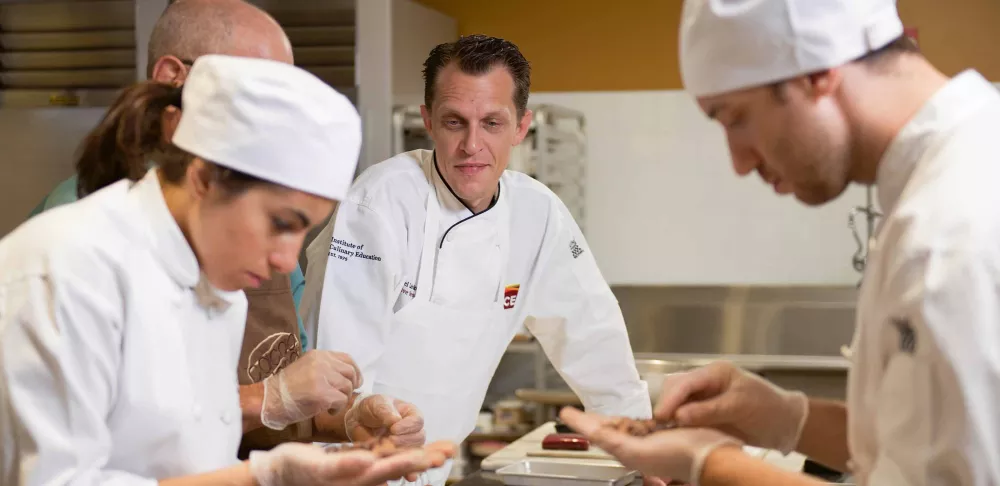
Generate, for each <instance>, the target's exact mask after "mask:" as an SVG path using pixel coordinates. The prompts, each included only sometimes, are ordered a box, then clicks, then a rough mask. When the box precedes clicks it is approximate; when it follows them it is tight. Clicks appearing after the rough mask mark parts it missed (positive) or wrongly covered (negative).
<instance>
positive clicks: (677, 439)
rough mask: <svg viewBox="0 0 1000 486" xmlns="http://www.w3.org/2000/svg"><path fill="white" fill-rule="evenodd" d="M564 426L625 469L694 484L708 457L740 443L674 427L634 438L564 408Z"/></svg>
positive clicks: (600, 419) (716, 434)
mask: <svg viewBox="0 0 1000 486" xmlns="http://www.w3.org/2000/svg"><path fill="white" fill-rule="evenodd" d="M559 418H561V419H562V421H563V422H565V423H566V425H569V426H570V427H571V428H573V429H574V430H576V431H577V432H579V433H580V434H582V435H584V436H585V437H587V439H589V440H590V442H591V443H592V444H594V445H596V446H597V447H600V448H601V449H602V450H604V451H605V452H607V453H608V454H611V455H612V456H614V457H615V458H616V459H618V461H619V462H621V463H622V464H623V465H624V466H625V467H627V468H630V469H635V470H638V471H639V472H641V473H642V474H644V475H645V476H647V477H649V478H672V479H674V480H677V481H684V482H688V483H691V484H697V482H698V480H699V479H700V478H701V472H702V467H703V466H704V464H705V459H706V458H707V457H708V455H709V454H710V453H711V452H712V451H714V450H715V449H717V448H719V447H741V446H742V443H741V442H740V441H739V440H737V439H735V438H733V437H730V436H728V435H726V434H723V433H722V432H719V431H718V430H714V429H708V428H677V429H672V430H664V431H660V432H655V433H652V434H650V435H647V436H645V437H635V436H632V435H629V434H626V433H623V432H618V431H617V430H615V429H614V428H613V427H604V426H603V425H604V423H605V422H607V421H608V420H609V419H608V417H603V416H600V415H595V414H590V413H584V412H581V411H580V410H577V409H576V408H573V407H566V408H564V409H563V410H562V411H561V412H560V413H559Z"/></svg>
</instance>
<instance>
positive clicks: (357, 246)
mask: <svg viewBox="0 0 1000 486" xmlns="http://www.w3.org/2000/svg"><path fill="white" fill-rule="evenodd" d="M429 195H430V196H431V197H432V198H435V199H436V205H435V206H436V207H437V208H439V209H440V211H439V215H440V219H439V224H438V225H437V228H434V229H432V231H434V232H435V234H433V235H430V236H432V237H433V238H432V239H428V241H433V242H434V243H436V245H434V246H436V248H434V247H432V248H431V251H432V253H431V254H430V257H431V258H430V259H429V261H428V267H427V268H428V270H425V269H424V268H420V267H421V264H420V263H421V255H422V253H423V250H424V249H425V244H424V239H425V238H424V237H425V232H424V226H425V222H426V219H427V217H428V204H429V203H434V201H433V200H432V199H429V198H428V196H429ZM331 235H332V238H331ZM445 245H453V246H452V248H455V247H459V246H464V247H466V248H472V250H470V251H466V252H465V255H467V256H468V258H465V259H464V260H463V261H462V262H460V265H461V267H462V268H464V269H465V271H464V272H462V271H457V272H456V271H453V270H448V272H447V275H448V277H447V278H444V277H442V278H438V277H440V276H441V272H442V271H444V269H443V267H442V260H441V257H442V255H445V254H446V253H447V251H448V250H449V249H448V248H446V247H445ZM441 248H445V250H444V252H443V251H442V250H441ZM451 251H454V250H451ZM307 256H308V258H309V265H308V267H307V269H306V274H307V275H306V291H305V295H304V296H303V309H302V311H303V315H304V316H305V319H306V329H307V332H309V331H312V332H313V333H317V334H318V335H316V338H315V340H314V342H316V343H317V347H318V348H321V349H332V350H338V351H343V352H347V353H350V354H351V356H353V357H354V359H355V360H356V361H357V363H358V365H359V367H360V368H361V370H362V374H363V376H364V382H365V387H366V388H367V389H371V388H372V387H373V386H374V389H375V391H378V385H377V383H379V381H380V376H379V373H380V369H383V370H384V368H385V367H386V366H387V363H392V364H398V361H394V360H401V359H403V360H407V361H408V363H407V364H408V366H410V367H412V368H413V370H414V375H415V376H419V379H416V380H414V381H413V383H412V384H411V385H410V386H411V387H412V388H413V389H414V390H417V389H423V390H424V391H427V390H430V389H431V388H436V386H435V383H436V382H437V381H438V380H450V381H455V382H461V383H463V384H464V386H463V387H460V388H464V389H467V390H470V391H471V393H472V394H473V395H474V396H475V397H476V398H478V401H476V400H472V402H474V403H472V404H471V405H470V406H468V407H467V409H466V408H462V409H460V410H454V411H453V412H452V415H451V417H452V420H454V421H456V422H459V423H461V424H462V425H461V426H459V427H458V432H457V433H455V434H454V435H448V436H436V434H435V432H434V431H435V429H436V427H435V426H436V424H434V423H428V421H427V420H426V416H427V413H428V412H429V411H426V410H425V411H424V412H425V424H426V427H427V434H428V440H429V441H433V440H438V439H449V440H455V441H462V440H464V439H465V436H466V435H468V433H470V432H471V431H472V429H473V427H474V423H475V418H476V415H477V414H478V412H479V408H480V407H481V406H482V401H483V398H484V397H485V393H486V389H487V387H488V385H489V382H490V379H491V377H492V375H493V373H494V371H495V370H496V367H497V365H498V364H499V361H500V358H501V357H502V355H503V352H504V350H505V349H506V348H507V346H508V345H509V344H510V341H511V340H512V339H513V337H514V335H515V334H516V333H517V332H518V331H519V330H520V328H521V326H522V324H524V325H525V326H526V327H527V329H528V330H529V331H530V332H531V333H532V334H533V335H534V336H535V338H536V339H537V340H538V341H539V342H540V344H541V346H542V347H543V349H544V350H545V353H546V354H547V355H548V357H549V359H550V360H551V361H552V363H553V365H554V366H555V368H556V369H557V370H558V371H559V373H560V374H561V375H562V377H563V378H564V379H565V380H566V382H567V383H568V384H569V386H570V387H571V388H572V389H573V390H574V391H575V392H576V393H577V394H578V395H579V396H580V398H581V399H582V401H583V403H584V405H585V407H586V408H587V409H588V410H590V411H593V412H597V413H604V414H618V415H627V416H634V417H642V418H646V417H650V416H651V406H650V405H651V404H650V399H649V392H648V390H647V387H646V384H645V383H644V382H643V381H641V380H640V378H639V374H638V372H637V370H636V367H635V360H634V357H633V354H632V348H631V345H630V343H629V339H628V334H627V332H626V328H625V323H624V319H623V317H622V314H621V310H620V309H619V307H618V302H617V300H616V298H615V296H614V294H612V292H611V289H610V288H609V287H608V284H607V283H606V282H605V280H604V278H603V276H602V275H601V272H600V270H599V269H598V267H597V263H596V261H595V260H594V256H593V253H592V252H591V250H590V248H589V247H588V246H587V241H586V239H585V238H584V237H583V235H582V234H581V232H580V229H579V227H578V226H577V224H576V223H575V222H574V221H573V218H572V216H571V215H570V213H569V211H568V209H567V208H566V206H565V205H564V204H563V203H562V202H561V201H560V200H559V198H558V197H557V196H556V195H555V194H554V193H552V191H550V190H549V189H548V188H547V187H545V186H544V185H543V184H541V183H539V182H538V181H536V180H534V179H532V178H530V177H528V176H526V175H524V174H521V173H517V172H512V171H506V172H505V173H504V174H503V175H502V177H501V179H500V190H499V196H498V198H497V199H496V200H495V203H494V205H493V206H492V207H491V208H490V209H488V210H486V211H484V212H482V213H479V214H477V215H475V216H473V214H472V212H471V211H470V210H469V209H467V208H466V207H465V205H464V204H462V202H461V201H459V199H458V198H457V197H456V196H455V195H454V193H453V192H451V190H450V189H449V188H448V187H447V185H446V184H445V183H444V182H443V179H442V178H441V176H440V174H439V172H438V171H437V170H436V168H435V165H434V156H433V152H432V151H428V150H416V151H412V152H407V153H404V154H401V155H398V156H396V157H393V158H391V159H389V160H387V161H385V162H382V163H380V164H377V165H375V166H373V167H371V168H370V169H368V170H367V171H365V173H364V174H362V175H361V176H360V177H359V179H358V180H357V181H356V182H355V185H354V187H353V188H352V189H351V192H350V194H349V195H348V197H347V199H346V200H345V201H343V202H342V203H341V205H340V207H339V208H338V210H337V213H336V215H335V218H334V219H332V220H331V222H330V223H329V224H328V225H327V227H326V228H325V229H324V231H323V232H321V233H320V234H319V236H317V237H316V239H315V240H314V242H313V243H312V244H311V245H310V247H309V249H308V250H307ZM504 261H505V262H506V264H502V263H497V262H504ZM432 267H433V268H432ZM426 271H431V272H434V273H433V274H431V275H432V276H433V278H427V280H428V281H431V280H432V281H433V286H432V289H423V290H424V291H426V292H429V294H430V295H429V299H430V301H431V302H433V303H434V304H435V305H439V306H442V307H445V308H447V309H449V310H453V311H455V312H464V311H469V310H474V309H477V308H480V307H483V306H491V305H493V302H494V299H496V298H497V296H498V295H499V299H500V301H501V302H500V306H499V307H497V308H498V309H499V310H500V312H499V313H497V314H493V315H499V316H501V320H500V322H498V326H499V328H498V327H497V326H492V325H491V326H489V328H488V329H484V330H483V333H482V334H481V335H480V337H479V341H480V342H478V343H475V345H476V346H479V347H477V348H476V351H475V352H473V353H471V354H473V356H465V354H467V353H462V352H454V350H455V349H457V348H459V347H464V346H465V343H466V342H469V341H468V340H466V341H461V338H460V337H457V336H455V335H446V334H454V333H445V332H441V331H440V330H439V329H435V328H434V324H435V318H434V317H433V316H425V317H423V318H422V319H424V320H426V321H428V322H426V323H425V324H424V325H425V326H426V329H425V331H424V332H423V334H419V333H414V332H412V329H404V330H403V331H404V332H401V330H400V329H399V328H397V327H398V326H397V327H394V318H396V317H398V316H399V315H400V313H402V312H403V311H404V310H405V309H407V306H408V305H409V304H411V302H412V301H413V299H414V298H415V297H417V295H418V294H420V293H421V289H420V288H418V285H416V283H417V282H418V281H419V280H420V277H421V276H422V275H421V274H422V273H424V272H426ZM423 276H424V277H427V275H426V274H424V275H423ZM514 286H519V287H517V288H516V289H515V287H514ZM498 290H499V293H498ZM491 308H492V307H491ZM442 317H443V316H442ZM484 318H485V317H484ZM474 324H476V325H478V324H479V323H470V326H471V325H474ZM460 332H461V331H459V333H460ZM418 334H419V335H418ZM487 334H488V335H489V337H488V338H485V337H483V336H485V335H487ZM401 336H407V337H406V339H411V338H412V339H411V340H410V341H408V342H407V344H406V345H409V346H412V347H415V349H420V346H422V345H423V343H421V342H419V340H421V339H425V340H426V341H425V342H427V343H428V344H427V345H428V346H433V347H432V348H429V349H428V350H427V351H424V353H425V354H424V356H425V358H423V359H421V358H420V353H414V356H411V357H403V356H399V355H398V354H397V355H392V354H386V350H387V349H391V348H393V347H397V348H398V347H399V346H400V345H401V343H398V342H395V341H397V340H398V339H402V337H401ZM470 339H471V338H470ZM484 340H488V344H484V343H483V342H482V341H484ZM452 342H453V343H454V346H451V345H450V344H449V343H452ZM460 343H461V344H460ZM430 349H438V350H439V352H438V353H436V356H435V357H434V358H435V359H434V360H433V361H434V362H435V365H440V366H442V367H443V366H444V364H446V363H444V361H446V360H447V359H452V360H453V361H454V362H453V363H452V364H451V367H450V368H447V369H450V370H451V372H452V374H453V376H428V373H429V371H428V370H429V369H431V367H430V365H429V364H428V363H427V361H428V359H427V358H426V355H427V353H433V351H430ZM443 355H448V357H447V358H445V357H443ZM403 395H404V396H398V397H397V398H400V399H403V400H407V398H408V396H406V395H407V394H406V393H403Z"/></svg>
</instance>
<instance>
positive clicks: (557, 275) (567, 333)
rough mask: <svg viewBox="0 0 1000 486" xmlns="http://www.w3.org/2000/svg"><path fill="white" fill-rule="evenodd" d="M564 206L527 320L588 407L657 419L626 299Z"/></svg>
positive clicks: (550, 232)
mask: <svg viewBox="0 0 1000 486" xmlns="http://www.w3.org/2000/svg"><path fill="white" fill-rule="evenodd" d="M556 206H557V208H556V209H555V210H553V211H552V212H550V215H551V216H550V222H549V224H548V225H547V227H546V231H545V237H544V240H543V243H542V249H541V254H540V255H539V267H538V271H539V272H541V274H540V275H539V278H538V280H537V284H536V286H535V287H534V288H531V289H525V290H527V291H528V293H527V295H525V297H524V301H523V302H524V303H525V304H526V306H527V315H528V318H527V319H526V321H525V326H526V327H527V328H528V330H529V331H530V332H531V334H532V335H533V336H535V338H536V339H537V340H538V342H539V343H540V344H541V345H542V348H543V349H544V350H545V354H546V355H547V356H548V358H549V360H550V361H551V362H552V364H553V366H555V368H556V370H557V371H558V372H559V374H560V375H561V376H562V377H563V379H564V380H566V383H567V384H568V385H569V386H570V388H572V389H573V391H574V392H575V393H576V394H577V395H578V396H579V397H580V399H581V400H582V401H583V404H584V407H585V408H586V409H587V410H588V411H591V412H595V413H600V414H605V415H623V416H630V417H635V418H649V417H651V416H652V410H651V408H652V407H651V402H650V398H649V391H648V388H647V386H646V383H645V382H643V381H641V380H640V378H639V373H638V371H637V370H636V367H635V357H634V355H633V353H632V346H631V343H630V342H629V338H628V332H627V331H626V329H625V320H624V318H623V317H622V313H621V309H620V308H619V307H618V300H617V299H616V298H615V296H614V294H613V293H612V292H611V288H610V287H609V286H608V284H607V282H606V281H605V280H604V277H603V276H602V275H601V271H600V269H599V268H598V267H597V262H596V261H595V260H594V255H593V253H592V252H591V251H590V248H589V247H588V246H587V241H586V240H585V239H584V237H583V234H582V233H581V232H580V228H579V227H578V226H577V224H576V222H575V221H573V218H572V216H571V215H570V214H569V211H568V210H566V209H565V207H563V206H562V204H561V203H557V204H556ZM519 300H520V298H519Z"/></svg>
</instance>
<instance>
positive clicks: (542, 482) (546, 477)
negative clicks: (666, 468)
mask: <svg viewBox="0 0 1000 486" xmlns="http://www.w3.org/2000/svg"><path fill="white" fill-rule="evenodd" d="M496 474H497V475H498V476H500V478H501V479H503V482H504V484H509V485H515V486H584V485H585V486H627V485H629V484H631V483H632V482H633V481H635V479H636V477H637V476H638V474H639V473H638V472H637V471H633V470H629V469H627V468H625V467H623V466H621V465H616V464H594V463H580V462H569V461H553V460H538V459H526V460H523V461H520V462H516V463H514V464H511V465H509V466H504V467H502V468H500V469H498V470H497V471H496Z"/></svg>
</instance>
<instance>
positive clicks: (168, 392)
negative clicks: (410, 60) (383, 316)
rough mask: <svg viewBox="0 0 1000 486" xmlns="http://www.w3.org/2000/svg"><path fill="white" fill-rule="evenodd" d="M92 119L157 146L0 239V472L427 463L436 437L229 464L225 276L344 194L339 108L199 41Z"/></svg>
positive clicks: (60, 478) (229, 473)
mask: <svg viewBox="0 0 1000 486" xmlns="http://www.w3.org/2000/svg"><path fill="white" fill-rule="evenodd" d="M170 106H174V107H176V108H180V107H181V106H183V112H182V113H183V114H182V115H181V116H180V119H179V121H177V120H176V117H175V116H171V112H173V111H174V110H171V109H169V108H168V107H170ZM135 112H141V113H142V114H152V116H144V115H143V116H135V115H136V113H135ZM109 113H110V114H109V117H111V118H112V119H114V118H115V117H120V120H136V119H138V120H141V122H140V123H137V124H135V125H129V124H126V123H110V122H109V119H106V120H105V125H106V126H108V127H110V128H109V130H108V131H107V132H105V133H104V135H103V138H101V140H102V141H103V143H105V144H107V145H108V146H115V145H117V146H119V148H121V149H123V150H129V149H130V148H131V147H134V146H137V145H140V142H141V141H142V140H145V139H148V138H150V137H153V138H156V137H166V138H167V139H169V140H171V142H172V144H169V146H168V148H167V149H165V150H163V151H160V152H159V153H150V154H134V155H146V156H148V157H149V159H150V160H151V161H152V162H155V165H156V167H157V168H155V169H151V170H149V171H148V172H147V173H146V174H145V176H143V177H142V178H141V179H140V180H138V181H130V180H123V181H121V182H118V183H116V184H113V185H111V186H109V187H107V188H105V189H103V190H101V191H99V192H97V193H95V194H93V195H92V196H90V197H88V198H87V199H84V200H82V201H80V202H78V203H76V204H72V205H68V206H64V207H60V208H56V209H54V210H52V211H49V212H46V213H45V214H42V215H41V216H39V217H37V218H34V219H32V220H30V221H28V222H27V223H25V224H24V225H22V226H21V227H19V228H18V229H17V230H15V231H14V232H13V233H11V234H10V235H9V236H7V237H6V238H4V239H3V240H0V440H2V442H0V444H2V445H0V484H5V485H8V484H9V485H17V484H31V485H34V484H56V483H58V484H66V483H70V484H103V483H114V484H155V483H156V482H157V481H163V482H164V484H177V485H184V484H190V485H195V484H198V485H201V484H245V485H251V484H259V485H261V486H279V485H292V484H296V485H313V484H315V485H320V484H323V485H329V484H352V485H354V484H379V483H382V482H384V481H386V480H389V479H394V478H398V477H401V476H404V475H408V474H413V473H417V472H421V471H423V470H425V469H427V468H429V467H433V466H437V465H440V464H442V463H443V462H444V460H445V459H446V456H449V455H450V454H452V446H451V445H449V444H440V445H433V446H430V447H428V448H427V449H423V450H416V451H410V452H407V453H404V454H400V455H397V456H394V457H392V458H389V459H377V458H376V457H375V456H374V455H372V454H370V453H367V452H351V453H342V454H328V453H326V452H325V451H323V450H322V449H320V448H318V447H314V446H312V445H306V444H285V445H282V446H279V447H278V448H275V449H273V450H271V451H268V452H258V453H253V454H252V455H251V458H250V460H249V462H248V463H247V464H240V463H238V462H237V461H236V450H237V446H238V444H239V441H240V436H241V420H240V404H239V397H238V393H237V381H236V376H235V373H234V372H233V369H234V366H235V363H236V360H237V357H238V354H239V347H240V344H241V341H242V334H243V326H244V323H245V322H246V311H247V308H246V299H245V297H244V296H243V294H242V292H241V291H240V290H239V289H241V288H244V287H248V286H253V285H254V284H256V283H257V282H259V280H260V279H261V278H263V277H266V276H267V275H268V274H269V273H270V271H271V269H272V268H275V269H278V270H282V271H288V270H290V269H291V268H292V267H294V265H295V259H296V256H297V255H298V252H299V248H300V247H301V245H302V240H303V238H304V236H305V234H306V232H307V231H309V229H310V228H311V227H312V226H314V225H315V224H316V223H318V222H320V221H322V220H323V219H324V218H325V217H326V216H327V215H328V214H329V213H330V212H331V211H332V209H333V207H334V204H335V202H336V201H337V200H339V199H340V198H342V197H343V195H344V194H345V193H346V191H347V189H348V186H349V185H350V182H351V179H352V177H353V174H354V170H355V164H356V162H357V157H358V153H359V150H360V139H361V136H360V121H359V118H358V115H357V112H356V111H355V110H354V108H353V107H352V106H351V104H350V102H349V101H348V100H347V99H346V98H344V97H343V96H341V95H340V94H338V93H336V92H335V91H334V90H332V89H331V88H329V87H328V86H327V85H325V84H324V83H323V82H322V81H320V80H319V79H317V78H315V77H314V76H312V75H310V74H308V73H306V72H305V71H302V70H301V69H298V68H295V67H293V66H290V65H287V64H283V63H278V62H273V61H266V60H260V59H247V58H237V57H228V56H218V55H208V56H203V57H200V58H199V59H198V60H197V61H196V62H195V63H194V66H193V67H192V69H191V73H190V75H189V78H188V80H187V83H186V84H185V86H184V87H183V89H182V88H176V87H172V86H168V85H162V84H156V83H141V84H138V85H135V86H132V87H130V88H128V89H126V90H125V92H124V93H123V94H122V96H121V97H120V98H119V103H118V106H115V107H113V108H112V109H111V111H110V112H109ZM105 125H102V126H105ZM171 133H172V136H171V135H170V134H171Z"/></svg>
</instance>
